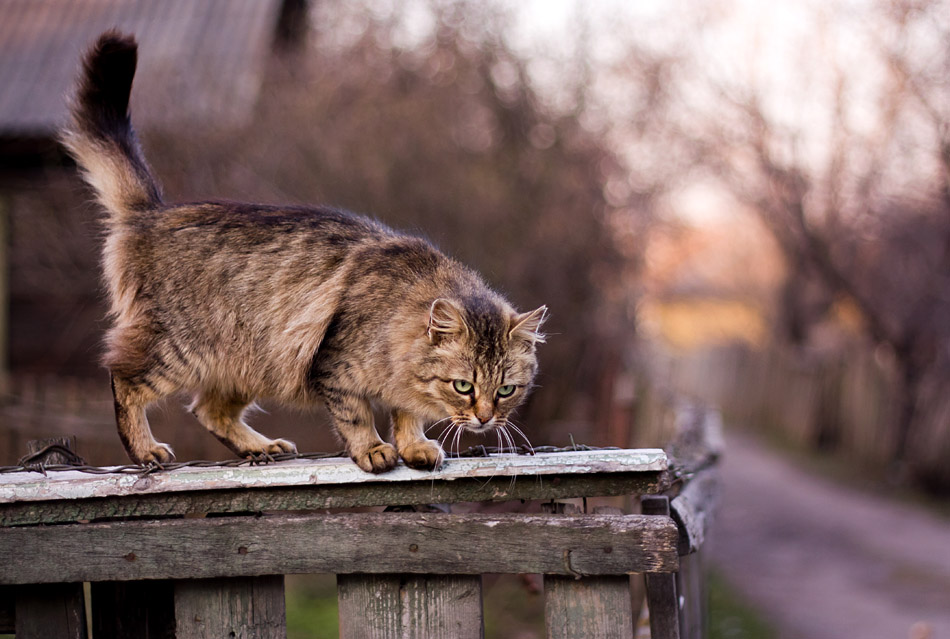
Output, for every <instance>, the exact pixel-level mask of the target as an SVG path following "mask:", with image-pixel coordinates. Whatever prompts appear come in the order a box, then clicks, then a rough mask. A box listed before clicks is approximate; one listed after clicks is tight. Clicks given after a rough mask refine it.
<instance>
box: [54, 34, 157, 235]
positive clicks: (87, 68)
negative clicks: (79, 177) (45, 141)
mask: <svg viewBox="0 0 950 639" xmlns="http://www.w3.org/2000/svg"><path fill="white" fill-rule="evenodd" d="M137 57H138V44H137V43H136V42H135V38H134V37H132V36H128V35H123V34H121V33H119V32H117V31H107V32H105V33H103V34H102V35H101V36H99V40H98V41H97V42H96V44H95V45H93V47H92V48H90V49H89V52H88V53H87V54H86V57H85V58H84V60H83V70H82V74H81V76H80V78H79V85H78V88H77V90H76V95H75V96H74V98H73V101H72V104H71V108H70V112H71V118H70V122H69V124H68V125H67V126H66V128H65V130H64V131H63V134H62V141H63V143H64V144H65V145H66V148H67V149H69V151H70V153H71V154H72V156H73V157H74V158H75V159H76V162H77V163H78V164H79V166H80V168H81V169H82V171H83V174H84V176H85V178H86V181H87V182H88V183H89V184H90V186H92V187H93V188H94V189H95V190H96V193H97V195H98V196H99V201H100V202H101V203H102V205H103V206H104V207H105V208H106V210H108V211H109V215H110V217H111V219H112V220H113V221H115V222H121V221H122V220H124V219H126V218H128V217H129V216H130V215H133V214H134V213H135V212H136V211H141V210H144V209H149V208H153V207H155V206H157V205H159V204H161V201H162V196H161V191H160V188H159V186H158V183H157V182H156V181H155V178H153V177H152V173H151V171H150V170H149V168H148V164H147V163H146V162H145V158H144V156H143V155H142V151H141V149H140V148H139V143H138V139H137V138H136V135H135V131H134V130H133V129H132V122H131V121H130V119H129V95H130V93H131V91H132V78H133V77H134V76H135V64H136V61H137Z"/></svg>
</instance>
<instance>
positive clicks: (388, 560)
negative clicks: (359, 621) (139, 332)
mask: <svg viewBox="0 0 950 639" xmlns="http://www.w3.org/2000/svg"><path fill="white" fill-rule="evenodd" d="M676 544H677V530H676V524H675V523H674V522H673V520H672V519H671V518H670V517H645V516H642V515H622V516H616V515H584V516H570V515H557V516H555V515H550V516H541V515H517V514H498V515H488V514H458V515H449V514H430V513H348V514H339V515H317V514H310V515H278V516H268V517H215V518H206V519H192V518H188V519H173V520H165V521H123V522H105V523H92V524H63V525H59V526H29V527H11V528H4V529H0V556H4V557H6V561H5V562H4V563H3V564H2V565H0V584H17V583H49V582H61V581H73V580H75V581H125V580H134V579H170V578H205V577H227V576H252V575H263V574H290V573H335V574H340V573H356V572H365V573H398V572H408V573H417V574H420V573H421V574H424V573H439V574H483V573H522V572H524V573H549V574H563V575H572V576H576V575H606V574H629V573H633V572H653V571H675V570H676V569H677V568H678V567H679V557H678V555H677V554H676ZM76 557H82V561H76Z"/></svg>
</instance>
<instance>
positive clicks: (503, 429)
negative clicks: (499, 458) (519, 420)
mask: <svg viewBox="0 0 950 639" xmlns="http://www.w3.org/2000/svg"><path fill="white" fill-rule="evenodd" d="M501 433H502V435H503V436H504V438H505V441H507V442H508V446H509V452H512V453H515V452H518V451H517V448H516V447H515V440H513V439H512V438H511V433H509V432H508V428H507V427H506V426H502V427H501Z"/></svg>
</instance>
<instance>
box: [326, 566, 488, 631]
mask: <svg viewBox="0 0 950 639" xmlns="http://www.w3.org/2000/svg"><path fill="white" fill-rule="evenodd" d="M337 592H338V594H339V605H340V639H482V637H483V636H484V634H485V626H484V622H483V618H482V578H481V576H480V575H339V576H338V577H337Z"/></svg>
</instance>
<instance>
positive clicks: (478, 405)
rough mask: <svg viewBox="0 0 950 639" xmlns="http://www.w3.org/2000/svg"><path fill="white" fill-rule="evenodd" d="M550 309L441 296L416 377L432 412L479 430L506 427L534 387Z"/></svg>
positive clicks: (430, 321) (431, 315)
mask: <svg viewBox="0 0 950 639" xmlns="http://www.w3.org/2000/svg"><path fill="white" fill-rule="evenodd" d="M546 313H547V308H546V307H544V306H542V307H541V308H538V309H535V310H533V311H531V312H528V313H518V312H516V311H514V310H513V309H512V308H511V307H510V306H509V305H508V304H507V303H505V302H504V301H503V300H500V299H497V298H486V297H473V298H469V299H466V300H464V301H459V300H450V299H446V298H439V299H436V300H435V301H434V302H433V303H432V305H431V307H430V308H429V315H428V323H427V326H426V345H425V349H424V350H425V351H426V354H425V357H424V358H423V359H422V360H421V362H420V368H421V370H420V371H419V375H418V376H417V379H418V380H419V383H420V384H421V388H419V390H420V391H421V392H422V393H424V394H425V396H426V399H427V402H428V403H429V405H430V406H431V407H432V408H433V409H435V410H433V414H435V413H437V412H438V413H441V417H442V418H444V417H449V418H451V422H452V423H453V424H455V425H457V426H461V427H462V428H464V429H466V430H468V431H471V432H475V433H485V432H489V431H492V430H494V429H496V428H499V427H504V426H505V425H506V424H507V420H508V416H509V414H510V413H511V412H512V411H513V410H515V409H516V408H517V407H518V406H520V405H521V404H522V403H523V402H524V400H525V398H526V397H527V395H528V393H529V392H530V391H531V389H532V387H533V382H534V376H535V373H536V372H537V368H538V362H537V357H536V355H535V347H536V345H537V344H539V343H541V342H544V339H545V336H544V334H543V333H542V332H541V325H542V324H543V323H544V320H545V316H546Z"/></svg>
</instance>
